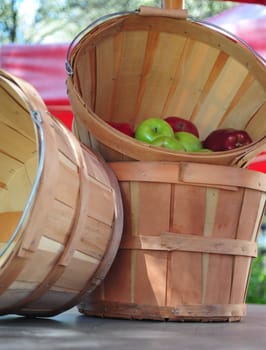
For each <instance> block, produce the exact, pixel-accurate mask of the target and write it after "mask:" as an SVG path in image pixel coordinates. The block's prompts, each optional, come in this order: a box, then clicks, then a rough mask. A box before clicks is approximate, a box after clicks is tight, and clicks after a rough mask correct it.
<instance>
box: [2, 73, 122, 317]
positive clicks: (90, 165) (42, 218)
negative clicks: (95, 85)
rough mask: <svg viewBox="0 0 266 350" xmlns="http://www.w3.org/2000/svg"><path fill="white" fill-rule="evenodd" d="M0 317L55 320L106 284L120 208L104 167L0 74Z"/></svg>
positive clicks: (28, 92) (27, 88)
mask: <svg viewBox="0 0 266 350" xmlns="http://www.w3.org/2000/svg"><path fill="white" fill-rule="evenodd" d="M0 101H1V111H0V134H1V137H0V314H1V315H3V314H9V313H14V314H20V315H34V316H52V315H55V314H57V313H60V312H62V311H65V310H66V309H68V308H70V307H72V306H74V305H76V304H77V303H78V302H79V300H80V298H81V296H82V295H83V293H84V292H85V291H88V290H90V289H93V288H95V287H96V285H98V284H99V283H100V281H101V280H102V279H103V278H104V276H105V274H106V273H107V271H108V269H109V268H110V266H111V264H112V262H113V259H114V257H115V255H116V253H117V249H118V247H119V243H120V239H121V234H122V226H123V207H122V199H121V194H120V190H119V185H118V181H117V179H116V177H115V176H114V174H113V172H112V171H111V170H110V168H109V167H107V166H106V164H105V162H104V161H103V160H102V159H101V158H100V157H99V156H96V154H95V153H93V152H92V151H90V150H89V149H87V148H86V147H85V146H83V145H81V144H80V142H79V141H78V140H77V139H76V138H75V137H74V136H73V134H72V133H71V132H70V131H69V130H68V129H67V128H66V127H64V126H63V124H61V123H60V122H59V121H57V120H56V119H55V118H53V117H52V116H51V115H49V113H48V112H47V110H46V107H45V105H44V103H43V101H42V100H41V98H40V96H39V95H38V93H37V92H36V91H35V90H34V88H33V87H32V86H31V85H30V84H28V83H27V82H25V81H23V80H21V79H18V78H16V77H14V76H13V75H11V74H9V73H7V72H5V71H0Z"/></svg>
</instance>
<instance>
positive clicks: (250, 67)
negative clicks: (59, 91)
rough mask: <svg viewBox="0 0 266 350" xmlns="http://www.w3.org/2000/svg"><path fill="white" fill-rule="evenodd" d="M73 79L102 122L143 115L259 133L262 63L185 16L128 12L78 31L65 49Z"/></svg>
mask: <svg viewBox="0 0 266 350" xmlns="http://www.w3.org/2000/svg"><path fill="white" fill-rule="evenodd" d="M72 64H73V67H74V78H73V79H74V84H75V86H76V88H77V90H78V92H79V94H80V96H81V97H82V99H83V100H84V102H85V104H86V106H87V107H88V108H89V109H91V110H92V111H93V112H94V113H95V114H96V115H97V116H98V117H100V119H101V120H103V121H117V122H129V123H131V124H132V126H133V127H134V128H135V127H136V126H137V125H138V124H139V123H140V122H141V121H142V120H144V119H147V118H150V117H160V118H164V117H166V116H169V115H177V116H180V117H182V118H185V119H187V120H191V121H193V122H194V123H195V124H196V125H197V127H198V129H199V132H200V137H201V139H204V138H206V136H207V135H208V134H209V133H210V132H211V131H213V130H214V129H217V128H227V127H230V128H237V129H244V130H246V131H248V132H249V134H250V136H251V137H252V139H253V140H258V139H260V138H261V137H263V136H265V134H266V123H265V113H266V103H265V101H266V91H265V90H266V89H265V87H266V74H265V65H264V64H263V62H262V61H261V60H260V59H259V58H258V57H256V56H255V55H254V53H252V52H251V50H248V49H247V48H246V47H244V46H243V44H241V43H240V42H238V41H237V40H236V39H234V38H230V37H228V36H225V35H224V34H222V33H220V32H218V31H215V30H213V29H211V28H209V27H207V26H204V25H201V24H199V23H195V22H191V21H189V20H176V19H171V18H166V17H144V16H139V15H129V16H124V17H121V18H116V19H112V20H109V21H107V22H106V23H103V24H101V25H99V26H98V27H96V28H95V29H94V30H92V31H91V32H89V33H88V34H87V35H85V36H84V37H83V38H82V40H81V41H80V43H79V44H78V45H77V46H76V48H75V49H74V51H73V54H72Z"/></svg>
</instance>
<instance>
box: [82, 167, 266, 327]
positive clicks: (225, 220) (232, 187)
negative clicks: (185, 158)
mask: <svg viewBox="0 0 266 350" xmlns="http://www.w3.org/2000/svg"><path fill="white" fill-rule="evenodd" d="M109 165H110V166H111V168H112V169H113V171H114V172H115V174H116V176H117V178H118V180H119V182H120V188H121V192H122V197H123V203H124V212H125V223H124V230H123V236H122V241H121V244H120V248H119V251H118V254H117V256H116V258H115V261H114V263H113V265H112V267H111V269H110V271H109V272H108V274H107V275H106V278H105V279H104V280H103V282H102V283H101V284H100V285H99V287H97V289H95V290H94V291H93V292H92V293H90V294H88V295H85V296H84V297H83V299H82V302H81V303H80V305H79V310H80V312H81V313H84V314H86V315H89V316H95V315H97V316H101V317H120V318H134V319H154V320H164V319H168V320H173V321H178V320H192V321H239V320H240V319H241V318H242V316H244V315H245V312H246V305H245V298H246V293H247V288H248V282H249V275H250V266H251V262H252V258H254V257H255V256H256V255H257V245H256V240H257V235H258V232H259V228H260V225H261V220H262V218H263V214H264V211H265V199H266V175H265V174H262V173H258V172H255V171H251V170H247V169H242V168H241V169H239V168H236V167H231V166H224V165H212V164H202V163H200V164H196V163H193V162H190V163H186V162H183V163H182V162H180V163H178V162H142V161H139V162H133V161H130V162H114V163H109Z"/></svg>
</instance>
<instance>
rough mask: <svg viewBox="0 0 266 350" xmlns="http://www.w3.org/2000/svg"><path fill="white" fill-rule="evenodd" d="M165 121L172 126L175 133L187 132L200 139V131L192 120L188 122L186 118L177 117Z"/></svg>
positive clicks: (167, 118) (170, 117)
mask: <svg viewBox="0 0 266 350" xmlns="http://www.w3.org/2000/svg"><path fill="white" fill-rule="evenodd" d="M164 120H165V121H166V122H167V123H168V124H169V125H171V127H172V129H173V130H174V132H177V131H186V132H190V133H191V134H193V135H195V136H197V137H199V131H198V129H197V127H196V125H195V124H193V123H192V122H191V121H190V120H186V119H184V118H180V117H176V116H169V117H166V118H164Z"/></svg>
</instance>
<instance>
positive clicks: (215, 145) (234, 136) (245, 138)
mask: <svg viewBox="0 0 266 350" xmlns="http://www.w3.org/2000/svg"><path fill="white" fill-rule="evenodd" d="M251 142H252V139H251V137H250V136H249V134H248V133H247V132H246V131H245V130H236V129H233V128H227V129H217V130H214V131H212V132H211V133H210V134H209V135H208V136H207V138H206V139H205V140H204V142H203V145H204V147H205V148H209V149H211V150H213V151H228V150H231V149H234V148H238V147H241V146H245V145H248V144H250V143H251Z"/></svg>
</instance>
